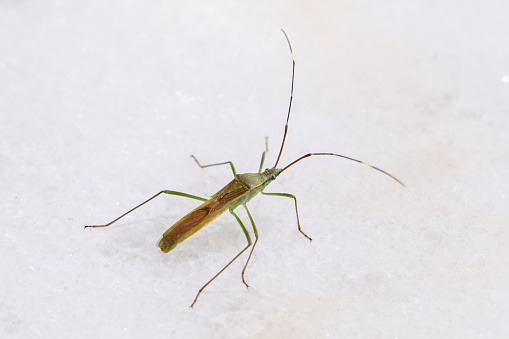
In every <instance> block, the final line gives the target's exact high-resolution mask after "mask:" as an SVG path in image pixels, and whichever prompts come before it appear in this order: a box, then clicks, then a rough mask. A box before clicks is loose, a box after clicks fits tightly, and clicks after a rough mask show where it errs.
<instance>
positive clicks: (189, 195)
mask: <svg viewBox="0 0 509 339" xmlns="http://www.w3.org/2000/svg"><path fill="white" fill-rule="evenodd" d="M163 193H165V194H171V195H178V196H181V197H185V198H191V199H196V200H201V201H207V200H208V199H205V198H200V197H197V196H196V195H191V194H187V193H182V192H177V191H167V190H166V191H161V192H159V193H157V194H156V195H154V196H153V197H152V198H150V199H148V200H145V201H144V202H142V203H141V204H139V205H138V206H136V207H134V208H132V209H130V210H129V211H127V212H125V213H124V214H122V215H121V216H120V217H118V218H117V219H115V220H113V221H110V222H109V223H107V224H105V225H93V226H85V228H87V227H108V226H110V225H111V224H113V223H114V222H116V221H117V220H118V219H120V218H122V217H124V216H126V215H128V214H129V213H131V212H132V211H134V210H135V209H137V208H138V207H141V206H143V205H145V204H146V203H147V202H149V201H150V200H152V199H154V198H156V197H157V196H159V195H160V194H163Z"/></svg>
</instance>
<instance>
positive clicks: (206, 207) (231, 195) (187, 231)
mask: <svg viewBox="0 0 509 339" xmlns="http://www.w3.org/2000/svg"><path fill="white" fill-rule="evenodd" d="M282 31H283V34H284V35H285V38H286V41H287V42H288V46H289V47H290V52H291V55H292V62H293V64H292V86H291V92H290V104H289V106H288V114H287V117H286V124H285V132H284V134H283V140H282V142H281V148H280V149H279V155H278V157H277V160H276V163H275V164H274V166H273V167H272V168H267V169H265V170H264V171H263V172H262V168H263V163H264V161H265V154H266V153H267V151H268V146H267V139H266V140H265V151H264V152H263V153H262V159H261V163H260V168H259V170H258V172H257V173H245V174H237V172H236V171H235V166H233V163H232V162H231V161H226V162H221V163H217V164H210V165H201V164H200V162H199V161H198V159H197V158H196V157H195V156H191V157H192V158H193V159H194V160H195V161H196V163H197V164H198V166H200V167H201V168H205V167H210V166H219V165H227V164H229V165H230V167H231V169H232V171H233V175H234V178H233V180H232V181H230V182H229V183H228V184H227V185H226V186H224V187H223V188H222V189H220V190H219V191H218V192H217V193H216V194H214V195H213V196H212V197H211V198H210V199H206V198H201V197H198V196H195V195H191V194H187V193H182V192H176V191H169V190H164V191H161V192H159V193H157V194H156V195H154V196H153V197H151V198H150V199H148V200H146V201H145V202H143V203H141V204H139V205H138V206H136V207H134V208H133V209H131V210H129V211H127V212H126V213H124V214H122V215H121V216H119V217H118V218H116V219H115V220H113V221H111V222H109V223H107V224H105V225H94V226H85V228H87V227H107V226H110V225H111V224H113V223H115V222H116V221H118V220H119V219H120V218H122V217H124V216H125V215H127V214H129V213H131V212H132V211H134V210H135V209H137V208H138V207H141V206H143V205H145V204H146V203H148V202H149V201H151V200H152V199H154V198H156V197H157V196H159V195H161V194H163V193H164V194H171V195H177V196H181V197H186V198H191V199H195V200H200V201H203V204H201V205H200V206H198V207H196V208H195V209H194V210H192V211H191V212H189V213H188V214H186V215H185V216H184V217H183V218H182V219H180V220H179V221H177V222H176V223H175V224H174V225H173V226H171V227H170V228H169V229H168V230H167V231H166V232H164V234H163V237H162V239H161V240H160V241H159V244H158V245H159V247H160V248H161V250H162V251H163V252H165V253H166V252H169V251H171V250H172V249H174V248H175V247H176V246H177V245H178V244H180V243H181V242H183V241H184V240H186V239H187V238H189V237H190V236H191V235H193V234H195V233H196V232H198V231H199V230H200V229H202V228H203V227H205V226H206V225H208V224H209V223H210V222H211V221H213V220H214V219H216V218H217V217H218V216H220V215H221V214H222V213H223V212H225V211H229V212H230V213H231V214H232V215H233V216H234V217H235V219H237V222H238V223H239V224H240V227H241V228H242V231H244V234H245V236H246V239H247V245H246V247H244V249H243V250H242V251H240V252H239V253H238V254H237V255H236V256H235V257H234V258H233V259H232V260H230V262H229V263H228V264H226V266H224V267H223V268H222V269H221V270H220V271H219V272H218V273H217V274H216V275H215V276H214V277H212V279H210V280H209V281H208V282H207V283H206V284H205V285H203V287H202V288H200V290H199V291H198V293H197V294H196V297H195V298H194V301H193V303H192V304H191V307H193V306H194V304H195V303H196V301H197V300H198V297H199V296H200V294H201V292H202V291H203V290H204V289H205V288H206V287H207V286H208V285H209V284H210V283H211V282H212V281H213V280H214V279H216V278H217V277H218V276H219V275H220V274H221V273H222V272H223V271H224V270H225V269H226V268H227V267H228V266H230V264H231V263H232V262H234V261H235V260H236V259H237V258H238V257H239V256H240V255H241V254H242V253H244V252H245V251H246V250H247V249H248V248H249V247H250V246H251V245H253V247H252V248H251V252H250V253H249V257H248V258H247V261H246V264H245V265H244V268H243V269H242V275H241V276H242V282H243V283H244V285H246V287H249V285H248V284H247V283H246V280H245V279H244V273H245V271H246V267H247V265H248V263H249V260H250V259H251V256H252V254H253V251H254V248H255V246H256V243H257V242H258V230H257V229H256V226H255V223H254V221H253V217H252V216H251V213H250V212H249V209H248V208H247V205H246V204H247V203H248V202H249V201H250V200H251V199H252V198H253V197H254V196H256V195H257V194H258V193H261V194H264V195H270V196H278V197H286V198H291V199H293V200H294V202H295V214H296V216H297V228H298V230H299V232H300V233H302V234H303V235H304V236H305V237H306V238H308V239H309V240H310V241H311V240H312V239H311V238H310V237H309V236H307V234H306V233H304V231H302V229H301V227H300V222H299V212H298V210H297V199H296V198H295V196H294V195H292V194H289V193H266V192H264V191H263V190H264V189H265V187H267V186H268V185H269V184H270V183H271V182H272V181H274V180H275V179H276V178H277V177H278V176H279V175H280V174H281V173H283V172H284V171H286V170H287V169H288V168H289V167H291V166H292V165H294V164H295V163H297V162H299V161H301V160H302V159H304V158H308V157H310V156H314V155H332V156H336V157H341V158H345V159H348V160H353V161H356V162H358V163H361V164H364V165H367V166H369V167H371V168H374V169H376V170H377V171H380V172H382V173H384V174H386V175H388V176H390V177H391V178H392V179H394V180H396V181H397V182H398V183H400V184H401V185H403V186H405V185H404V184H403V183H402V182H401V181H400V180H399V179H397V178H396V177H394V176H393V175H391V174H389V173H387V172H385V171H383V170H381V169H380V168H377V167H375V166H372V165H370V164H367V163H365V162H363V161H360V160H357V159H353V158H350V157H347V156H344V155H339V154H335V153H308V154H306V155H303V156H301V157H300V158H298V159H297V160H295V161H293V162H292V163H290V164H289V165H287V166H285V167H283V168H282V169H281V168H277V164H278V163H279V159H280V157H281V153H282V152H283V146H284V144H285V140H286V134H287V132H288V121H289V119H290V111H291V108H292V99H293V83H294V76H295V57H294V55H293V51H292V45H291V44H290V40H289V39H288V36H287V35H286V32H285V31H284V30H282ZM239 206H242V207H244V209H245V210H246V212H247V215H248V217H249V221H250V222H251V225H252V227H253V232H254V235H255V241H254V244H253V243H252V241H251V237H250V235H249V232H248V231H247V229H246V227H245V226H244V224H243V223H242V221H241V220H240V218H239V217H238V215H237V214H236V213H235V209H236V208H237V207H239Z"/></svg>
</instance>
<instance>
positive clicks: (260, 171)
mask: <svg viewBox="0 0 509 339" xmlns="http://www.w3.org/2000/svg"><path fill="white" fill-rule="evenodd" d="M267 153H269V137H265V151H264V152H263V153H262V161H261V162H260V169H259V170H258V173H262V169H263V163H264V162H265V154H267Z"/></svg>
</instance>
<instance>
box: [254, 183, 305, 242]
mask: <svg viewBox="0 0 509 339" xmlns="http://www.w3.org/2000/svg"><path fill="white" fill-rule="evenodd" d="M262 194H264V195H273V196H277V197H287V198H292V199H293V200H294V201H295V214H296V215H297V227H298V228H299V232H300V233H302V234H303V235H304V236H305V237H306V238H308V239H309V241H313V239H311V238H310V237H308V236H307V234H306V233H304V232H303V231H302V229H301V228H300V221H299V211H298V209H297V198H296V197H295V195H293V194H290V193H265V192H263V191H262Z"/></svg>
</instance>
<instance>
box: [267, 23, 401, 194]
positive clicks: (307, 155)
mask: <svg viewBox="0 0 509 339" xmlns="http://www.w3.org/2000/svg"><path fill="white" fill-rule="evenodd" d="M281 31H282V32H283V34H284V35H285V38H286V41H288V47H290V53H291V54H292V62H293V64H292V89H291V91H290V104H289V105H288V115H287V116H286V124H285V133H284V134H283V141H282V142H281V148H280V149H279V155H278V156H277V160H276V164H275V165H274V168H276V166H277V164H278V163H279V158H281V153H283V147H284V146H285V140H286V134H287V133H288V121H289V120H290V112H291V110H292V100H293V82H294V79H295V57H294V55H293V50H292V44H291V43H290V39H289V38H288V35H287V34H286V32H285V30H284V29H282V28H281ZM313 155H333V156H336V157H341V158H345V159H348V160H352V161H355V162H358V163H360V164H363V165H366V166H368V167H371V168H373V169H376V170H377V171H379V172H382V173H383V174H385V175H388V176H389V177H391V178H392V179H394V180H396V181H397V182H398V183H400V184H401V185H402V186H403V187H405V184H404V183H403V182H402V181H401V180H399V179H398V178H396V177H395V176H393V175H392V174H390V173H388V172H386V171H384V170H382V169H380V168H378V167H375V166H373V165H370V164H368V163H366V162H364V161H361V160H357V159H354V158H350V157H347V156H344V155H340V154H336V153H308V154H306V155H303V156H301V157H300V158H299V159H297V160H295V161H294V162H292V163H290V164H289V165H287V166H286V167H284V168H283V169H282V170H281V172H279V174H281V173H283V171H284V170H286V169H287V168H288V167H290V166H292V165H293V164H295V163H297V162H299V161H301V160H302V159H305V158H308V157H310V156H313ZM279 174H278V175H279Z"/></svg>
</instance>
